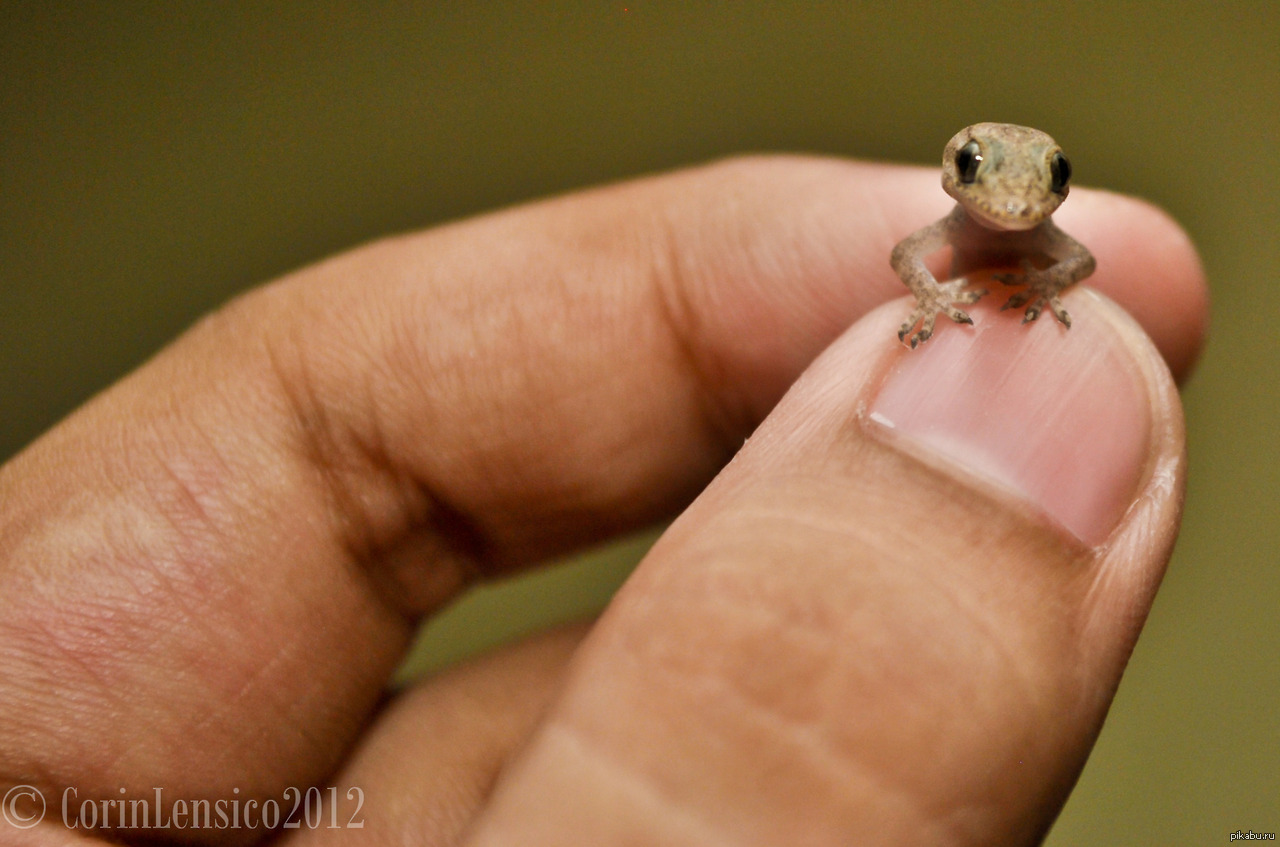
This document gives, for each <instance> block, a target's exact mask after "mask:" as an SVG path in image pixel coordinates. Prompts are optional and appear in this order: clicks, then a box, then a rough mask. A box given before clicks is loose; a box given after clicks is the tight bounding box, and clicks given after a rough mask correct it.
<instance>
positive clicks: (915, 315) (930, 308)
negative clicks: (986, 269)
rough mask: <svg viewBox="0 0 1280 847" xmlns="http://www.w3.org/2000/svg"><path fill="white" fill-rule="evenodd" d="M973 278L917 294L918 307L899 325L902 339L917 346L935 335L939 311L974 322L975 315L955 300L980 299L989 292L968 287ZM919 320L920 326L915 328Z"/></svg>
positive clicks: (945, 284)
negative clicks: (971, 315) (935, 323)
mask: <svg viewBox="0 0 1280 847" xmlns="http://www.w3.org/2000/svg"><path fill="white" fill-rule="evenodd" d="M968 284H969V281H968V280H967V279H965V278H964V277H960V278H959V279H953V280H951V281H950V282H944V283H940V284H939V285H938V286H937V287H936V288H934V289H932V290H930V291H926V292H925V293H924V294H917V295H916V308H915V310H914V311H912V313H911V314H910V315H908V316H907V319H906V320H905V321H903V323H902V326H901V327H899V329H898V340H899V341H902V342H905V343H907V344H910V345H911V349H912V350H914V349H916V347H918V346H919V345H921V344H923V343H924V342H926V341H928V340H929V339H930V338H932V337H933V325H934V322H935V321H936V320H937V318H938V315H939V314H943V315H946V316H947V317H949V318H951V320H953V321H955V322H956V323H958V324H972V323H973V318H971V317H969V315H968V314H967V313H965V312H963V311H961V310H960V309H957V308H956V307H955V305H954V304H955V303H962V304H965V305H968V304H969V303H976V302H978V300H979V299H980V298H981V297H982V295H984V294H986V293H987V290H986V289H985V288H974V289H969V290H965V286H966V285H968ZM916 324H919V325H920V328H919V329H918V330H916V331H915V332H912V331H911V330H912V329H915V326H916Z"/></svg>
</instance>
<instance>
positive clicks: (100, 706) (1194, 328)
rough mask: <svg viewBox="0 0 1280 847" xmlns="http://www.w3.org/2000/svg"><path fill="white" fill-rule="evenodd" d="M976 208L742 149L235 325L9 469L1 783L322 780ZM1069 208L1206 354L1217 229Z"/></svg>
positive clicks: (645, 503) (1155, 327)
mask: <svg viewBox="0 0 1280 847" xmlns="http://www.w3.org/2000/svg"><path fill="white" fill-rule="evenodd" d="M946 205H947V202H946V199H945V197H944V196H942V193H941V191H940V190H939V189H938V188H937V187H936V174H935V172H933V171H927V170H923V169H912V168H895V167H887V166H875V165H863V164H851V163H846V162H839V161H832V160H811V159H799V158H770V159H750V160H740V161H734V162H729V163H725V164H720V165H715V166H711V167H707V168H700V169H695V170H691V171H687V172H683V173H679V174H675V175H670V176H662V177H657V178H652V179H647V180H641V181H638V182H635V183H629V184H625V185H620V186H613V187H609V188H605V189H599V190H596V191H592V192H589V193H585V194H582V195H576V196H570V197H565V198H560V199H556V200H551V201H547V202H544V203H539V204H534V205H531V206H528V207H523V208H518V209H513V210H509V211H505V212H501V213H498V214H495V215H491V216H488V217H484V218H479V219H476V220H472V221H466V222H462V223H458V224H454V225H450V226H446V227H442V228H440V229H437V230H433V231H430V232H427V233H423V234H419V235H413V236H406V237H401V238H396V239H391V240H388V241H384V242H381V243H378V244H375V245H371V246H369V247H366V248H362V249H360V250H357V251H353V252H352V253H349V254H347V255H344V256H340V257H338V258H336V259H332V260H329V261H327V262H324V263H321V264H319V265H317V266H315V267H312V268H309V269H306V270H304V271H301V272H299V273H298V274H295V275H293V276H291V277H289V278H286V279H284V280H282V281H280V282H277V283H275V284H273V285H271V286H268V287H266V288H263V289H261V290H259V291H257V292H253V293H251V294H249V295H247V296H245V297H243V298H241V299H239V300H237V301H236V302H234V303H232V304H231V305H229V306H228V307H227V308H225V309H223V310H222V311H220V312H219V313H217V314H215V315H213V316H211V317H210V318H207V319H206V320H205V321H203V322H201V323H200V324H199V325H197V326H196V327H195V328H193V329H192V330H191V331H190V332H189V333H187V334H186V335H185V336H184V337H183V338H182V339H180V340H179V341H178V342H177V343H175V344H174V345H173V346H172V347H170V348H169V349H167V350H166V351H164V352H163V353H161V354H160V355H159V356H158V357H157V358H156V359H155V360H153V361H152V362H150V363H149V364H148V365H146V366H145V367H144V368H142V369H141V370H139V371H138V372H136V373H135V374H133V375H132V376H130V377H129V378H127V379H126V380H124V381H123V382H122V383H120V384H119V385H117V386H116V387H115V388H113V389H111V390H110V391H108V392H106V393H105V394H103V395H102V396H100V397H99V398H97V399H95V400H94V401H93V402H91V403H90V404H89V405H88V406H86V407H85V408H84V409H82V410H81V411H80V412H78V413H77V414H75V415H74V416H72V417H71V418H70V419H68V420H67V421H66V422H64V423H63V424H62V425H60V426H59V427H58V428H56V429H55V430H53V431H52V432H51V433H49V434H48V435H47V436H45V437H44V438H43V439H41V440H40V441H39V442H37V443H36V444H34V445H33V446H32V447H31V448H29V449H28V450H27V451H25V452H24V453H23V454H21V455H20V456H19V457H17V458H16V459H15V460H14V461H13V462H12V463H10V464H9V465H8V466H6V467H5V468H4V469H3V470H0V502H3V504H4V508H3V515H2V516H0V679H3V680H5V684H4V686H3V688H0V738H3V739H4V743H3V744H0V775H3V778H4V779H7V780H9V781H14V782H28V781H32V780H35V781H38V782H39V783H40V784H42V785H47V786H63V785H75V786H77V788H78V791H79V797H80V798H82V799H88V798H92V797H97V796H101V797H111V798H115V797H118V796H119V792H120V789H125V791H126V792H127V794H128V795H129V796H133V795H135V794H141V793H145V792H146V791H148V790H149V787H150V786H154V785H163V786H165V787H166V792H167V793H169V795H170V796H172V797H206V796H226V795H227V794H228V793H229V792H230V790H231V788H233V787H234V788H237V789H238V790H239V792H240V793H239V794H238V796H239V797H241V798H244V797H249V796H266V795H270V794H272V793H273V792H276V791H278V789H279V788H280V787H281V786H284V785H289V784H301V783H303V782H308V783H309V782H311V781H313V780H316V779H319V778H320V777H321V776H322V775H323V774H325V773H327V772H329V771H330V770H331V769H332V767H333V766H334V764H335V762H336V761H337V760H338V758H339V757H340V756H341V755H342V752H343V750H344V749H345V748H346V746H347V745H348V743H349V742H350V740H351V738H352V737H353V736H354V735H355V734H356V733H357V732H358V730H359V728H360V727H361V725H362V724H363V721H364V720H365V717H366V715H367V714H368V712H369V711H370V710H371V709H372V708H373V706H374V703H375V701H376V699H377V697H378V695H379V692H380V690H381V687H382V685H383V683H384V680H385V679H386V677H387V675H388V674H389V672H390V671H391V669H392V668H393V666H394V664H395V663H396V661H397V660H398V658H399V656H400V654H401V652H402V651H403V649H404V646H405V644H406V641H407V638H408V637H409V634H410V631H411V628H412V617H413V615H414V613H416V612H418V611H421V610H427V609H431V608H434V607H435V606H437V605H439V604H440V603H442V602H444V601H445V600H446V599H447V598H448V597H450V596H452V595H453V594H454V593H455V592H456V591H457V590H458V589H459V588H460V587H461V586H462V585H463V584H465V582H466V581H467V580H469V579H471V578H474V577H475V576H477V575H483V574H492V573H496V572H500V571H505V570H509V569H511V568H514V567H518V566H521V565H525V564H528V563H531V562H536V561H539V560H541V559H542V558H544V557H546V556H547V555H550V554H551V553H554V552H559V551H562V550H565V549H568V548H571V547H573V546H575V545H578V544H582V543H584V542H587V541H592V540H596V539H599V538H602V537H605V536H607V535H609V534H611V533H613V532H616V531H619V530H622V529H626V528H630V527H634V526H638V525H641V524H644V523H647V522H649V521H652V520H654V519H657V518H659V517H662V516H664V515H669V514H671V513H672V512H673V511H675V510H677V509H679V508H680V507H681V506H682V505H683V504H685V503H687V502H688V501H689V500H690V499H691V498H692V496H693V495H694V494H695V493H696V492H697V491H698V490H699V489H700V488H701V487H702V486H703V485H704V484H705V483H706V482H707V480H709V479H710V477H711V476H712V475H713V474H714V473H715V472H716V470H717V469H718V468H719V467H720V466H721V465H722V464H723V463H724V462H725V461H726V460H727V458H728V457H729V456H730V455H732V453H733V452H734V450H735V449H736V448H737V446H738V445H740V444H741V442H742V439H743V438H744V437H745V436H746V435H747V434H748V433H749V432H750V431H751V429H752V427H753V426H754V425H755V423H756V422H758V421H759V420H760V418H761V417H762V416H763V415H764V414H765V413H766V412H767V411H768V410H769V409H770V408H771V407H772V405H773V403H774V402H776V400H777V399H778V398H779V397H780V396H781V394H782V392H783V391H784V390H785V389H786V387H787V386H788V385H789V384H790V383H791V381H792V380H793V379H794V378H795V377H796V376H797V375H798V373H799V372H800V371H801V370H802V369H803V368H804V367H805V366H806V365H807V364H808V362H809V361H811V360H812V358H813V357H814V356H816V354H817V353H818V352H819V351H820V350H821V349H822V348H823V347H824V346H825V345H826V344H827V343H828V341H829V340H830V339H832V338H834V337H835V336H836V335H837V334H838V333H839V332H840V330H841V329H842V328H844V327H845V326H847V325H848V324H849V323H851V322H852V321H854V320H855V319H857V318H858V317H859V316H860V315H862V314H863V313H865V312H866V311H868V310H869V309H871V308H872V307H873V306H875V305H877V304H878V303H880V302H882V301H884V300H886V299H889V298H891V297H894V296H897V295H898V294H900V293H901V287H900V284H899V283H898V282H897V280H896V279H895V278H894V277H893V276H892V273H891V271H890V270H889V268H888V263H887V255H888V252H889V249H890V248H891V246H892V244H893V243H894V242H895V241H896V240H897V239H898V238H900V237H901V236H903V235H905V234H906V233H907V232H909V231H910V230H912V229H914V228H916V227H918V226H920V225H922V224H924V223H927V222H928V221H930V220H932V219H933V218H934V217H936V216H937V215H939V214H941V213H942V212H944V211H945V210H946ZM1069 206H1074V207H1079V208H1081V211H1082V212H1083V211H1085V210H1086V209H1090V208H1091V209H1092V213H1093V214H1094V215H1096V217H1084V218H1082V219H1081V220H1080V221H1079V226H1076V227H1075V228H1074V229H1073V230H1072V231H1073V234H1076V235H1077V236H1078V237H1080V238H1081V240H1083V241H1085V242H1086V243H1087V244H1088V245H1089V247H1090V248H1091V249H1092V250H1093V251H1094V252H1095V254H1096V255H1097V256H1098V258H1099V265H1100V269H1099V271H1098V274H1097V276H1096V278H1095V279H1096V283H1097V285H1098V286H1099V287H1102V288H1105V289H1106V290H1107V291H1108V292H1109V293H1110V294H1111V295H1112V296H1113V297H1114V298H1116V299H1117V300H1119V301H1120V302H1122V303H1125V304H1128V305H1130V306H1131V307H1134V309H1135V311H1137V312H1138V313H1139V314H1140V315H1143V314H1145V315H1146V316H1147V320H1148V321H1149V325H1148V326H1147V330H1148V332H1150V333H1151V334H1152V335H1153V336H1154V337H1156V338H1158V339H1159V338H1164V339H1165V343H1164V345H1163V346H1162V350H1163V351H1164V354H1165V356H1166V358H1167V359H1168V360H1169V361H1170V362H1171V363H1172V364H1173V365H1174V367H1175V368H1183V369H1185V368H1186V367H1187V366H1188V364H1189V362H1190V361H1191V360H1192V359H1193V358H1194V353H1195V350H1196V349H1197V347H1198V344H1199V332H1200V329H1199V328H1200V327H1201V326H1202V325H1203V319H1204V317H1203V303H1204V300H1203V282H1202V280H1201V277H1200V272H1199V268H1198V265H1197V264H1196V261H1195V257H1194V253H1193V251H1192V250H1191V249H1190V247H1189V246H1188V244H1187V242H1186V240H1185V237H1183V236H1181V235H1180V233H1179V232H1178V231H1177V229H1176V227H1174V226H1173V225H1172V224H1171V223H1170V222H1169V221H1168V220H1167V219H1166V218H1165V217H1163V216H1162V215H1160V214H1159V213H1158V212H1155V211H1153V210H1151V209H1150V207H1147V206H1144V205H1142V204H1139V203H1136V202H1135V201H1130V200H1125V199H1122V198H1112V197H1105V198H1094V199H1090V197H1089V194H1088V193H1087V192H1083V191H1081V192H1076V193H1075V194H1074V195H1073V200H1072V201H1071V204H1069ZM1138 268H1141V269H1144V270H1145V271H1146V272H1145V273H1144V274H1142V275H1139V274H1138V273H1137V272H1136V269H1138ZM1151 278H1159V279H1160V281H1161V285H1160V287H1159V288H1153V287H1151V286H1149V285H1147V282H1146V280H1147V279H1151ZM1157 302H1158V303H1159V304H1161V305H1159V306H1158V307H1157V306H1153V305H1152V304H1154V303H1157ZM890 342H893V343H896V340H894V339H886V343H890ZM193 834H194V833H193Z"/></svg>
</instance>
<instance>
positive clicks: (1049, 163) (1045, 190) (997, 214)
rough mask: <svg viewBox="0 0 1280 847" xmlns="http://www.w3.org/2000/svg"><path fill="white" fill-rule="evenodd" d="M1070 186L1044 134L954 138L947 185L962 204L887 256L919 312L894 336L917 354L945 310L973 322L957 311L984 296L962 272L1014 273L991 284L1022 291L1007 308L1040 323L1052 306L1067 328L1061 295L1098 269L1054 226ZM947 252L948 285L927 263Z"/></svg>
mask: <svg viewBox="0 0 1280 847" xmlns="http://www.w3.org/2000/svg"><path fill="white" fill-rule="evenodd" d="M1070 181H1071V166H1070V164H1069V163H1068V162H1067V159H1066V157H1065V156H1063V154H1062V149H1061V148H1060V147H1058V145H1057V143H1056V142H1054V140H1053V139H1052V138H1050V137H1049V136H1048V135H1046V134H1044V133H1043V132H1040V131H1039V130H1036V129H1031V128H1030V127H1024V126H1017V125H1015V124H1000V123H981V124H974V125H973V126H969V127H965V128H964V129H962V130H960V132H958V133H956V134H955V136H954V137H953V138H952V139H951V140H950V141H949V142H948V143H947V146H946V149H945V150H943V153H942V188H943V190H945V191H946V192H947V193H948V194H950V195H951V196H952V197H954V198H955V199H956V206H955V208H954V209H952V210H951V214H949V215H947V216H946V217H945V218H942V219H941V220H939V221H937V222H935V223H933V224H930V225H929V226H927V227H924V228H923V229H921V230H918V231H916V232H914V233H912V234H911V235H909V236H907V237H906V238H904V239H903V240H902V241H901V242H899V243H898V245H897V246H896V247H894V249H893V252H892V254H891V256H890V264H891V265H892V266H893V269H894V271H895V272H896V273H897V274H898V276H899V277H900V278H901V279H902V282H903V284H905V285H906V286H907V288H908V289H910V291H911V293H912V294H914V295H915V297H916V308H915V310H914V311H912V313H911V314H910V315H909V316H908V317H907V319H906V321H904V322H903V324H902V326H901V327H900V328H899V330H898V338H899V339H901V340H904V341H907V342H909V343H910V345H911V346H912V347H913V348H914V347H915V346H916V345H918V344H920V343H922V342H925V341H928V340H929V337H930V336H931V335H933V325H934V320H935V318H936V316H937V315H938V314H939V313H941V314H944V315H946V316H947V317H949V318H951V320H953V321H956V322H957V323H972V321H971V320H970V318H969V316H968V315H967V314H966V313H965V312H963V311H962V310H960V309H959V308H957V307H956V304H962V305H964V304H969V303H975V302H977V301H978V299H979V298H981V297H982V296H983V295H984V294H986V293H987V292H986V291H985V290H984V289H981V288H971V287H970V285H969V280H968V279H967V278H966V275H967V274H972V273H973V272H975V271H978V270H982V269H993V268H1001V267H1010V266H1012V267H1020V268H1021V272H1020V273H1017V274H997V275H995V279H997V280H999V281H1000V282H1003V283H1006V284H1008V285H1023V286H1026V290H1024V291H1022V292H1019V293H1017V294H1014V295H1013V296H1012V297H1010V298H1009V300H1008V301H1007V302H1006V303H1005V306H1004V308H1007V309H1010V308H1016V307H1020V306H1023V305H1026V304H1028V303H1029V305H1027V310H1026V312H1025V318H1024V321H1034V320H1035V319H1036V318H1038V317H1039V316H1040V312H1041V310H1043V309H1045V308H1048V309H1049V310H1050V311H1052V312H1053V314H1054V316H1056V317H1057V319H1058V320H1059V321H1061V322H1062V323H1063V325H1064V326H1068V327H1069V326H1071V318H1070V316H1069V315H1068V314H1067V310H1066V309H1065V308H1064V307H1063V305H1062V300H1061V299H1060V297H1059V295H1060V294H1061V293H1062V291H1063V290H1064V289H1066V288H1067V287H1069V286H1071V285H1074V284H1075V283H1077V282H1079V281H1080V280H1082V279H1084V278H1086V277H1088V276H1089V275H1090V274H1092V273H1093V272H1094V269H1095V268H1096V267H1097V263H1096V262H1095V260H1094V258H1093V254H1092V253H1090V252H1089V251H1088V250H1087V249H1086V248H1085V247H1084V245H1082V244H1081V243H1080V242H1078V241H1076V240H1075V239H1074V238H1072V237H1071V236H1069V235H1067V234H1066V233H1065V232H1063V231H1062V230H1061V229H1059V228H1058V227H1057V225H1055V224H1054V222H1053V221H1052V220H1051V219H1050V215H1052V214H1053V213H1054V211H1055V210H1056V209H1057V208H1058V206H1059V205H1061V203H1062V201H1063V200H1065V199H1067V193H1068V191H1069V190H1070ZM947 246H950V247H951V248H952V258H951V279H950V280H948V281H947V282H943V283H940V282H938V280H936V279H935V278H934V276H933V274H932V273H930V272H929V269H928V268H927V267H926V266H925V262H924V260H925V259H926V258H927V257H928V256H929V255H930V254H932V253H935V252H937V251H938V250H940V249H942V248H943V247H947ZM917 325H918V326H919V329H916V327H917ZM913 330H914V331H913Z"/></svg>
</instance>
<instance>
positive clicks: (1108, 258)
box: [1058, 189, 1209, 383]
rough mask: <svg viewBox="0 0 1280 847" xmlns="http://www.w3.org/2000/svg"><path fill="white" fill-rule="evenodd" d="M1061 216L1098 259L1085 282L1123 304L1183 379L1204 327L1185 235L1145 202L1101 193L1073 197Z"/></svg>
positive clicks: (1199, 281)
mask: <svg viewBox="0 0 1280 847" xmlns="http://www.w3.org/2000/svg"><path fill="white" fill-rule="evenodd" d="M1058 216H1059V217H1061V218H1062V219H1063V224H1064V229H1068V231H1069V232H1071V233H1072V234H1073V235H1075V236H1076V237H1077V238H1079V239H1080V240H1081V241H1082V242H1083V243H1084V244H1085V246H1087V247H1088V248H1089V249H1090V250H1091V251H1092V252H1093V253H1094V255H1095V256H1096V257H1097V259H1098V270H1097V272H1096V273H1095V274H1094V276H1092V277H1090V278H1089V280H1088V281H1087V284H1088V285H1090V286H1092V287H1094V288H1097V289H1098V290H1099V291H1101V292H1103V293H1104V294H1106V295H1107V296H1108V297H1110V298H1111V299H1112V300H1114V301H1115V302H1117V303H1119V304H1120V305H1121V306H1123V307H1124V309H1125V311H1127V312H1128V313H1129V314H1130V315H1132V316H1133V317H1134V319H1135V320H1137V322H1138V323H1139V324H1141V326H1142V328H1143V329H1144V330H1145V331H1146V333H1147V335H1149V336H1150V337H1151V340H1152V341H1153V342H1154V343H1155V345H1156V349H1157V350H1159V351H1160V355H1161V356H1162V357H1163V358H1164V360H1165V362H1166V363H1167V364H1168V366H1169V370H1170V371H1171V372H1172V373H1173V376H1174V378H1175V379H1176V380H1177V381H1178V382H1179V383H1181V382H1184V381H1186V379H1187V378H1188V377H1189V376H1190V375H1191V372H1192V370H1193V369H1194V367H1195V363H1196V361H1197V359H1198V358H1199V356H1200V351H1201V350H1202V349H1203V347H1204V341H1205V335H1206V333H1207V331H1208V326H1209V288H1208V284H1207V280H1206V277H1205V272H1204V266H1203V265H1202V264H1201V261H1200V255H1199V253H1198V251H1197V250H1196V247H1195V244H1194V243H1193V241H1192V240H1191V237H1190V235H1189V234H1188V233H1187V231H1186V230H1185V229H1183V228H1182V226H1181V225H1180V224H1179V223H1178V222H1177V221H1176V220H1175V219H1174V218H1173V217H1172V216H1171V215H1170V214H1169V213H1168V212H1167V211H1165V210H1164V209H1163V208H1161V207H1159V206H1157V205H1155V204H1154V203H1152V202H1150V201H1147V200H1144V199H1142V198H1138V197H1132V196H1129V195H1124V194H1119V193H1115V192H1110V191H1103V190H1099V189H1087V190H1082V191H1080V192H1079V193H1078V199H1077V194H1076V193H1073V194H1072V201H1071V203H1069V204H1068V205H1066V206H1064V207H1063V211H1061V212H1059V215H1058Z"/></svg>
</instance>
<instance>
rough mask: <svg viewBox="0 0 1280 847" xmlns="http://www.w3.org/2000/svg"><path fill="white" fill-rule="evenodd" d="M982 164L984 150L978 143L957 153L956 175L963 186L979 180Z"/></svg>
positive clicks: (972, 143) (972, 142) (973, 143)
mask: <svg viewBox="0 0 1280 847" xmlns="http://www.w3.org/2000/svg"><path fill="white" fill-rule="evenodd" d="M980 164H982V148H981V147H979V146H978V142H976V141H970V142H969V143H968V144H966V145H965V146H963V147H961V148H960V149H959V150H957V151H956V173H957V174H958V175H959V176H960V182H961V183H962V184H964V185H971V184H972V183H973V181H974V180H975V179H977V178H978V165H980ZM1055 173H1056V172H1055Z"/></svg>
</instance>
